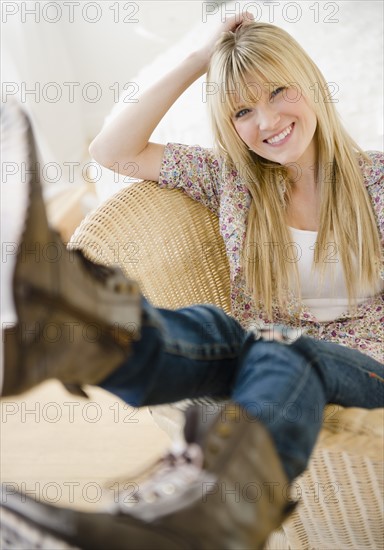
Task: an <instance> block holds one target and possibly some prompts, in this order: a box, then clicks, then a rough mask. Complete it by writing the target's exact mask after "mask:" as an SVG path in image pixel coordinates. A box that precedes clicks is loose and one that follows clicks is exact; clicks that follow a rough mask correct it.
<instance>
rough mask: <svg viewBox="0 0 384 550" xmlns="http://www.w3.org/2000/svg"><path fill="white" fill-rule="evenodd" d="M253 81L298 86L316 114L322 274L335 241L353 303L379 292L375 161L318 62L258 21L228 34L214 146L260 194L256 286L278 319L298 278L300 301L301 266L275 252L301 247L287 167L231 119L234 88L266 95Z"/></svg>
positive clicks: (251, 250)
mask: <svg viewBox="0 0 384 550" xmlns="http://www.w3.org/2000/svg"><path fill="white" fill-rule="evenodd" d="M249 75H255V77H257V78H258V81H260V78H262V80H263V81H264V83H269V84H273V85H274V87H278V86H286V87H289V86H291V87H292V83H294V85H295V86H296V88H297V89H298V90H299V91H300V93H302V94H303V96H304V98H305V100H306V101H307V103H308V105H309V106H310V107H312V109H313V110H314V112H315V114H316V117H317V128H316V132H315V136H314V139H315V140H316V144H317V167H316V173H315V177H316V178H317V182H318V185H319V186H320V202H321V207H320V226H319V232H318V236H317V250H316V254H315V258H314V264H313V269H318V268H319V267H320V274H321V280H323V279H324V273H325V270H326V269H327V265H328V266H329V263H328V262H327V254H329V252H328V251H327V244H329V243H333V242H336V243H337V250H338V253H339V257H340V259H341V262H342V266H343V271H344V278H345V283H346V288H347V291H348V296H349V302H350V305H351V304H352V302H354V299H355V298H356V297H357V293H358V292H360V291H361V290H362V289H369V290H370V291H372V289H376V288H378V282H379V269H380V262H381V246H380V237H379V232H378V228H377V224H376V221H375V217H374V214H373V210H372V205H371V202H370V199H369V196H368V193H367V191H366V189H365V185H364V182H363V176H362V172H361V169H360V168H359V164H358V157H359V156H360V158H362V159H363V160H365V161H366V162H367V161H368V162H369V157H367V155H366V154H365V153H364V152H363V151H362V150H361V149H360V147H358V145H357V144H356V143H355V142H354V141H353V140H352V138H351V137H350V136H349V135H348V134H347V132H346V131H345V130H344V128H343V126H342V125H341V123H340V120H339V118H338V115H337V113H336V110H335V108H334V104H333V103H332V102H331V100H330V97H331V96H330V91H329V89H328V86H327V83H326V81H325V79H324V77H323V75H322V73H321V72H320V70H319V69H318V67H317V66H316V65H315V63H314V62H313V61H312V60H311V58H310V57H309V56H308V55H307V54H306V52H305V51H304V50H303V49H302V48H301V46H300V45H299V44H298V43H297V42H296V41H295V40H294V39H293V38H292V37H291V36H290V35H289V34H288V33H287V32H285V31H284V30H283V29H281V28H279V27H276V26H274V25H270V24H267V23H257V22H252V23H247V24H243V25H242V26H241V27H239V28H238V29H237V30H236V31H235V32H226V33H223V35H222V37H221V39H220V40H219V42H218V43H217V44H216V47H215V52H214V54H213V56H212V58H211V62H210V67H209V71H208V74H207V83H208V85H211V87H213V86H215V87H216V88H215V89H216V92H217V93H215V94H210V95H209V96H208V108H209V111H210V117H211V123H212V128H213V133H214V138H215V147H216V149H217V152H218V154H220V155H221V156H222V157H223V158H224V164H225V165H226V166H232V167H234V168H235V169H236V170H238V171H239V173H240V175H241V176H242V177H243V181H244V184H245V185H246V187H247V188H248V190H249V192H250V195H251V198H252V200H251V206H250V210H249V214H248V221H247V231H246V237H245V243H244V247H243V251H242V258H241V262H242V266H243V269H244V276H245V281H246V284H247V287H248V289H249V291H250V292H251V293H252V295H253V298H254V300H255V302H256V304H258V305H259V306H261V305H262V306H263V308H264V309H265V311H266V312H267V313H268V315H269V317H270V318H272V317H273V309H274V308H275V307H278V308H279V309H280V310H281V311H286V305H287V302H286V297H287V289H288V286H289V285H288V281H290V280H291V281H292V280H293V281H295V284H296V291H297V293H298V294H299V295H300V289H299V278H298V270H297V266H296V264H295V262H292V261H287V258H286V257H285V255H284V254H282V253H274V249H275V248H276V246H277V247H280V245H283V246H284V245H287V244H288V243H290V242H292V237H291V234H290V230H289V228H288V226H287V222H286V213H285V205H286V204H287V201H289V197H290V193H289V191H290V182H289V179H288V175H287V167H284V166H282V165H280V164H277V163H274V162H272V161H269V160H266V159H264V158H261V157H260V156H258V155H257V154H256V153H254V152H253V151H251V150H249V149H248V147H247V146H246V145H245V143H244V142H243V141H242V140H241V139H240V137H239V136H238V134H237V132H236V130H235V128H234V126H233V122H232V115H233V112H234V110H235V109H236V94H235V93H233V92H234V91H237V92H238V91H239V90H246V92H247V93H246V94H243V96H244V95H245V96H246V97H245V98H244V97H243V98H242V99H243V100H242V105H245V104H247V102H248V104H249V105H251V104H252V102H254V101H255V100H256V99H257V97H256V96H257V93H255V92H254V90H252V89H250V88H249V84H247V80H246V79H247V78H249ZM248 82H249V81H248ZM211 89H213V88H211ZM317 96H318V97H317ZM284 186H285V187H284ZM267 243H269V244H270V246H267V247H266V246H265V245H266V244H267ZM276 243H277V244H276ZM268 248H269V251H268V250H267V249H268ZM278 250H280V251H281V248H278Z"/></svg>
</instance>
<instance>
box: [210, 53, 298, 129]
mask: <svg viewBox="0 0 384 550" xmlns="http://www.w3.org/2000/svg"><path fill="white" fill-rule="evenodd" d="M234 53H235V52H232V56H231V58H230V59H227V63H225V65H224V66H223V67H222V68H221V70H219V71H218V73H217V74H216V75H215V74H214V71H212V72H211V74H210V75H209V82H210V84H212V85H213V86H215V87H216V91H217V93H215V94H212V95H211V96H210V98H209V101H210V103H211V108H212V111H213V112H216V116H218V117H220V118H222V117H223V118H225V119H232V117H233V114H234V113H235V112H236V111H237V110H238V109H239V107H241V108H251V107H252V106H254V105H255V104H257V103H258V101H260V99H261V97H262V95H264V94H265V93H268V94H270V93H271V92H272V91H273V90H275V89H276V88H278V87H281V86H283V87H288V86H289V85H292V83H293V82H294V79H293V78H292V74H291V75H290V74H288V71H287V68H286V66H284V64H280V63H277V62H276V59H271V58H270V56H268V59H266V56H265V55H257V54H256V55H255V52H253V55H248V52H244V53H243V52H241V53H239V52H236V55H234Z"/></svg>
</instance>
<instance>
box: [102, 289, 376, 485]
mask: <svg viewBox="0 0 384 550" xmlns="http://www.w3.org/2000/svg"><path fill="white" fill-rule="evenodd" d="M141 330H142V334H141V339H140V340H138V341H136V342H135V343H134V344H133V350H132V353H131V355H130V356H129V357H128V358H127V360H126V361H125V362H124V363H123V364H122V365H121V366H120V367H119V368H118V369H117V370H116V371H114V372H113V373H112V374H111V375H110V376H109V377H108V378H107V379H105V380H104V381H103V383H102V384H100V385H101V387H102V388H104V389H106V390H108V391H109V392H112V393H113V394H115V395H117V396H119V397H120V398H121V399H123V400H124V401H125V402H126V403H128V404H130V405H132V406H134V407H141V406H147V405H157V404H161V403H171V402H176V401H180V400H182V399H186V398H189V399H191V398H201V397H213V398H217V399H222V398H230V399H231V400H233V401H235V402H237V403H239V404H240V405H242V406H243V407H244V408H245V409H246V411H247V414H249V415H250V416H251V417H256V418H257V419H259V420H260V421H261V422H262V423H263V424H264V425H265V426H266V427H267V429H268V430H269V433H270V435H271V436H272V439H273V441H274V443H275V445H276V448H277V451H278V453H279V456H280V458H281V461H282V464H283V467H284V469H285V472H286V474H287V476H288V478H289V480H293V479H294V478H295V477H296V476H298V475H299V474H300V473H301V472H303V470H304V469H305V468H306V465H307V463H308V460H309V457H310V455H311V452H312V449H313V447H314V444H315V442H316V438H317V435H318V433H319V431H320V428H321V425H322V412H323V409H324V406H325V405H326V404H327V403H335V404H339V405H342V406H344V407H365V408H368V409H371V408H375V407H382V406H384V365H382V364H381V363H378V362H377V361H375V360H373V359H371V358H370V357H368V356H367V355H364V354H362V353H361V352H359V351H356V350H352V349H349V348H346V347H344V346H341V345H339V344H334V343H331V342H324V341H318V340H315V339H313V338H309V337H306V336H301V337H300V338H298V339H297V340H295V341H294V342H292V343H282V342H279V341H275V340H271V341H267V340H264V339H260V337H258V336H257V335H255V333H254V332H247V331H245V330H244V329H243V328H242V327H241V326H240V324H239V323H238V322H237V321H236V320H234V319H233V318H231V317H229V316H227V315H226V314H225V313H224V312H223V311H222V310H220V309H219V308H217V307H215V306H212V305H196V306H192V307H187V308H183V309H179V310H176V311H171V310H166V309H155V308H153V307H152V306H151V305H150V304H149V303H148V302H147V300H146V299H145V298H143V324H142V329H141Z"/></svg>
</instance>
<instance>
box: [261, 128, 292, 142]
mask: <svg viewBox="0 0 384 550" xmlns="http://www.w3.org/2000/svg"><path fill="white" fill-rule="evenodd" d="M291 132H292V124H291V125H290V126H288V128H286V129H285V130H283V131H282V132H281V134H279V135H278V136H274V137H273V138H271V139H267V140H266V142H267V143H278V142H279V141H281V140H282V139H284V138H285V137H286V136H287V135H288V134H290V133H291Z"/></svg>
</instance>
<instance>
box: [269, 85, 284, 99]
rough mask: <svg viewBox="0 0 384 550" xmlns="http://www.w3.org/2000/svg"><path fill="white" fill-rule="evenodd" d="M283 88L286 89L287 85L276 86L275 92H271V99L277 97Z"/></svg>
mask: <svg viewBox="0 0 384 550" xmlns="http://www.w3.org/2000/svg"><path fill="white" fill-rule="evenodd" d="M283 90H285V86H280V87H279V88H276V89H275V90H273V92H272V93H271V99H273V98H274V97H276V96H277V95H278V94H279V93H280V92H282V91H283Z"/></svg>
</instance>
